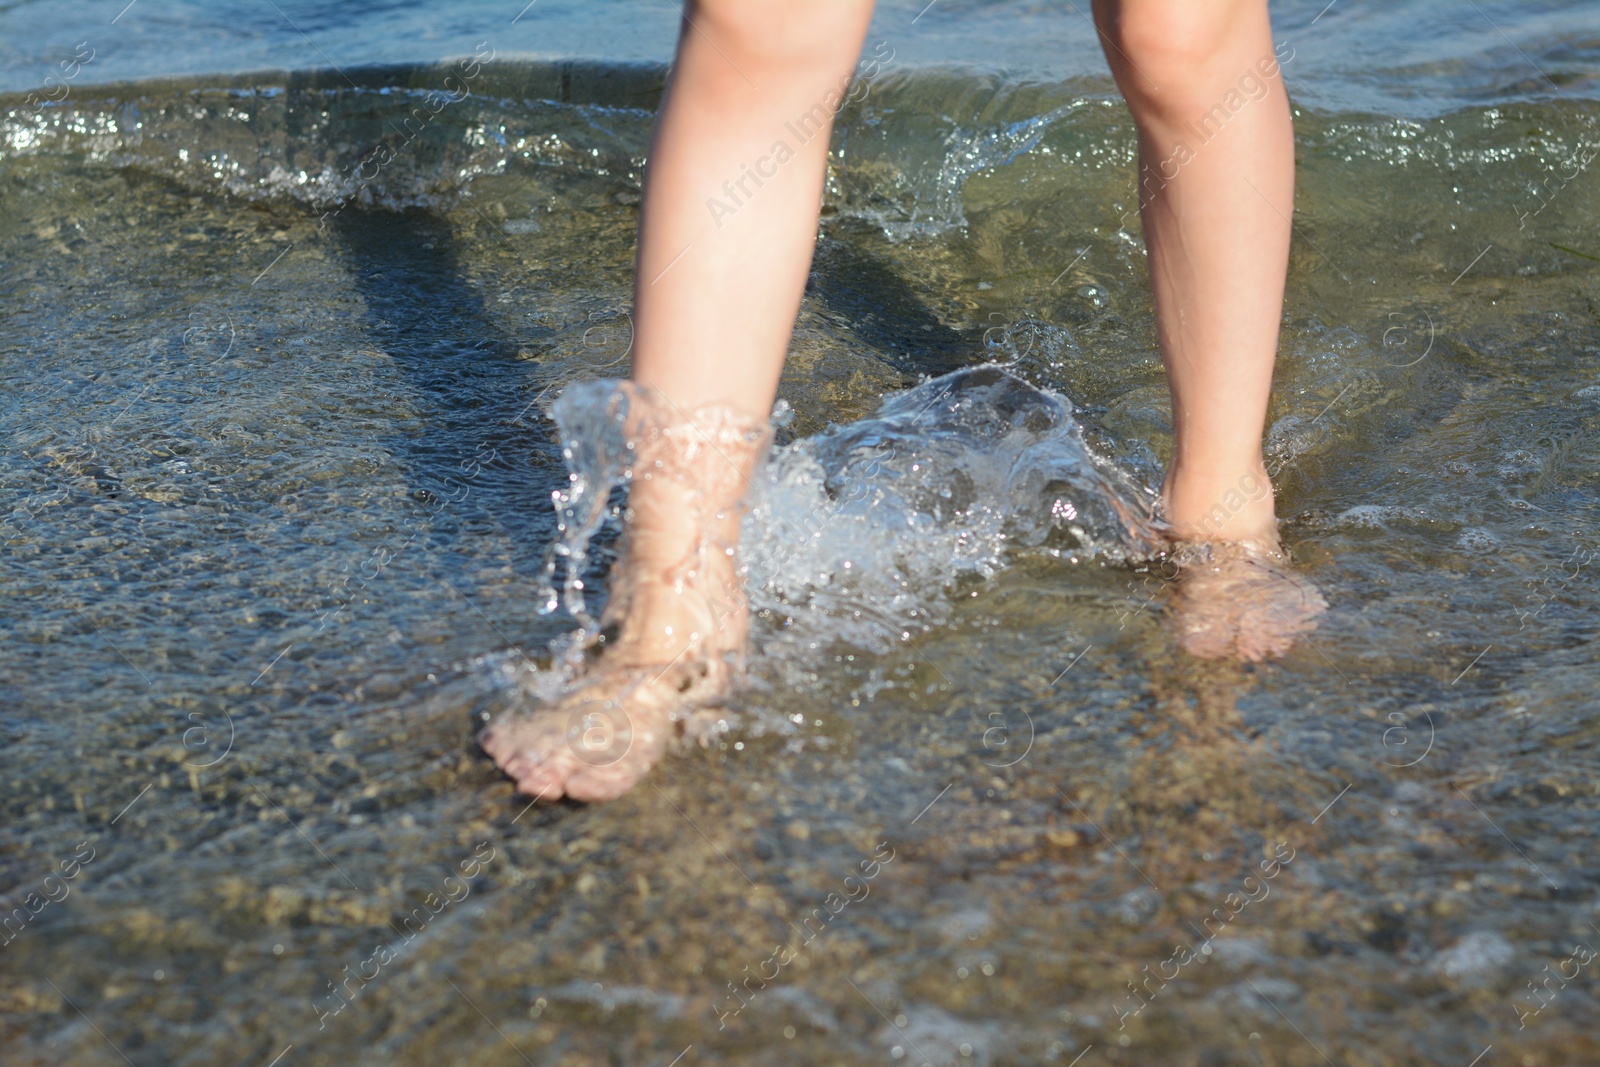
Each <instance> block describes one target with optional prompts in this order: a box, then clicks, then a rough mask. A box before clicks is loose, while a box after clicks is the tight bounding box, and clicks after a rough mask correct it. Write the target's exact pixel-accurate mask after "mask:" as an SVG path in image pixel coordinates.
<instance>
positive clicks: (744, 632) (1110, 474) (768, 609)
mask: <svg viewBox="0 0 1600 1067" xmlns="http://www.w3.org/2000/svg"><path fill="white" fill-rule="evenodd" d="M551 414H552V417H553V418H554V419H555V421H556V423H557V425H558V426H559V428H560V431H561V439H562V442H563V452H564V455H565V456H566V459H567V462H568V465H569V467H570V469H571V474H570V477H569V481H568V486H567V488H566V489H565V490H564V491H561V492H558V493H557V494H555V501H554V503H555V506H556V509H557V512H558V516H559V520H560V521H559V527H558V529H559V537H558V539H557V541H556V542H555V544H553V545H552V546H551V549H550V550H549V552H548V553H547V556H546V585H545V592H544V594H543V595H544V604H543V610H544V611H546V612H552V611H556V610H560V609H565V610H566V611H567V612H569V613H570V614H571V615H572V616H573V617H574V618H575V619H576V620H578V622H579V629H578V630H577V631H576V632H575V633H573V634H571V635H569V636H568V637H567V638H565V639H563V640H562V641H560V642H557V644H556V646H555V647H553V648H552V653H553V661H552V663H551V666H550V667H549V668H548V669H544V670H539V669H533V668H520V669H518V670H517V671H515V672H514V673H513V674H512V675H511V676H510V677H509V678H508V679H507V683H508V690H509V691H508V693H507V694H506V695H507V697H508V700H507V701H506V703H507V704H508V705H509V707H507V709H506V710H505V711H502V712H501V713H500V714H499V715H497V717H496V718H495V719H494V721H493V722H491V723H490V724H489V725H488V726H487V727H486V728H485V729H484V730H483V732H482V734H481V735H480V742H481V744H482V745H483V747H484V749H485V751H487V752H488V753H489V754H490V756H491V757H493V758H494V760H495V762H496V763H498V764H499V765H500V766H501V768H502V769H504V770H505V771H506V773H507V774H508V775H510V776H511V777H512V778H513V779H514V780H515V781H516V782H517V784H518V787H519V789H520V790H521V791H522V792H524V793H526V794H527V795H530V796H535V797H542V798H544V799H554V798H556V797H560V796H563V795H566V796H571V797H573V798H575V799H580V800H601V799H608V798H610V797H614V796H617V795H620V794H621V793H623V792H625V791H626V790H627V789H629V788H631V787H632V786H633V785H634V784H635V783H636V782H637V781H638V780H639V779H640V778H641V777H642V776H643V775H644V773H645V772H646V771H648V770H649V768H650V767H651V766H653V765H654V764H655V763H656V762H657V761H658V760H659V759H660V758H661V756H662V755H663V754H664V753H665V751H666V750H667V748H668V747H669V746H670V745H671V744H673V743H684V742H687V741H690V740H699V741H701V742H702V743H705V742H706V741H708V740H709V739H710V738H711V737H712V736H714V735H715V734H717V733H718V732H721V731H723V730H726V729H727V728H728V725H729V721H730V717H731V715H730V712H729V711H728V710H727V709H726V708H725V706H724V704H725V701H726V700H727V698H728V696H729V695H730V693H731V692H732V690H733V689H734V687H735V686H736V685H737V684H738V683H739V682H740V680H741V677H742V674H743V669H744V650H745V645H746V642H747V640H750V641H753V643H754V644H755V645H756V646H757V647H758V648H759V650H760V656H759V660H760V662H761V670H760V673H762V674H764V675H766V676H768V677H781V676H783V675H784V674H785V673H788V674H790V675H792V676H793V677H791V678H787V679H785V681H786V682H787V683H788V684H796V683H797V682H798V679H799V678H800V677H801V676H802V674H803V670H802V669H801V668H803V665H804V663H805V662H806V660H807V659H808V658H814V657H815V656H816V654H817V653H818V651H819V650H821V649H822V648H824V647H826V646H831V645H846V646H850V647H853V648H856V649H860V650H863V651H866V652H869V653H880V654H881V653H884V652H887V651H889V650H890V649H892V648H893V647H894V646H895V645H897V644H899V643H901V642H903V641H909V640H911V639H912V637H913V635H914V634H917V633H922V632H925V631H927V630H928V629H930V628H932V627H933V626H935V625H937V624H938V623H939V622H940V621H941V620H942V619H943V618H944V617H945V615H946V614H947V612H948V609H949V601H948V599H947V592H948V590H949V589H950V587H951V586H952V585H953V584H954V583H955V582H956V581H957V580H958V579H960V578H962V577H966V576H977V577H980V578H990V577H993V576H994V575H996V574H997V573H999V572H1000V571H1001V570H1002V569H1004V568H1005V567H1006V566H1007V563H1008V561H1009V560H1010V559H1011V558H1012V557H1013V556H1014V555H1015V554H1016V553H1018V552H1029V551H1031V552H1037V553H1045V554H1049V555H1051V556H1054V557H1057V558H1063V559H1068V560H1071V561H1073V562H1078V561H1083V560H1089V559H1094V560H1099V561H1102V562H1105V563H1109V564H1134V563H1138V562H1141V561H1146V560H1149V559H1151V558H1152V557H1155V556H1157V555H1160V554H1162V553H1164V552H1166V551H1167V550H1168V549H1170V548H1171V547H1172V546H1171V543H1170V541H1169V539H1168V537H1167V534H1166V532H1165V530H1164V528H1163V526H1162V524H1161V523H1160V521H1159V519H1158V518H1157V513H1156V511H1157V503H1158V501H1157V496H1156V494H1155V493H1154V492H1153V491H1152V490H1150V489H1149V488H1147V487H1145V486H1143V485H1141V484H1140V483H1139V482H1138V481H1137V480H1136V479H1135V478H1134V477H1132V476H1131V475H1130V474H1128V473H1127V472H1126V471H1124V470H1123V469H1122V468H1120V467H1118V466H1117V465H1116V464H1114V463H1112V462H1111V461H1109V460H1107V459H1105V458H1104V457H1102V456H1100V455H1098V454H1097V453H1096V452H1095V451H1094V450H1093V449H1092V448H1091V447H1090V446H1089V444H1088V443H1087V441H1086V440H1085V438H1084V434H1083V430H1082V427H1081V426H1080V424H1079V423H1078V421H1077V420H1076V419H1075V418H1074V417H1073V410H1072V405H1071V403H1070V402H1069V401H1067V400H1066V399H1065V398H1063V397H1060V396H1058V395H1055V394H1053V393H1050V392H1047V391H1045V390H1041V389H1038V388H1036V387H1034V386H1032V385H1030V384H1028V383H1027V382H1025V381H1023V380H1022V379H1020V378H1018V377H1016V376H1014V375H1012V374H1011V373H1009V372H1008V371H1006V370H1005V369H1004V368H1002V367H1000V366H996V365H992V364H990V365H983V366H979V367H974V368H969V369H965V370H961V371H956V372H954V373H951V374H947V375H944V376H942V377H939V378H934V379H931V380H929V381H927V382H925V383H923V384H922V385H919V386H917V387H915V388H913V389H909V390H907V391H905V392H902V393H897V394H893V395H891V396H890V397H889V398H888V399H886V400H885V402H884V403H883V405H882V406H881V407H880V408H879V410H878V412H877V414H876V415H874V416H873V417H871V418H868V419H863V420H861V421H859V422H854V423H850V424H847V425H843V426H833V427H830V428H829V429H828V430H826V431H824V432H823V433H820V434H818V435H817V436H815V437H811V438H805V439H801V440H798V441H795V442H793V443H791V444H788V445H786V446H783V447H780V448H778V449H776V450H774V451H773V453H772V455H771V456H770V457H769V458H768V459H767V461H766V462H765V463H762V462H760V457H761V454H762V452H763V451H765V448H766V444H767V441H768V440H769V436H770V429H769V428H768V427H762V426H755V425H749V424H746V423H742V422H740V421H739V420H738V419H737V418H736V417H735V416H733V415H732V414H731V413H729V412H726V411H722V410H720V409H707V410H702V411H700V412H695V413H693V414H692V415H690V416H687V417H686V416H685V415H684V414H683V413H681V412H678V411H677V410H676V409H675V408H672V407H671V405H669V404H667V403H666V402H665V401H664V400H662V399H661V398H659V397H654V396H652V395H650V394H648V393H646V392H645V391H644V390H641V389H639V388H638V387H636V386H633V385H632V384H630V383H627V382H616V381H593V382H585V383H580V384H577V385H573V386H570V387H569V388H568V389H567V390H566V391H565V392H564V393H563V394H562V396H561V398H560V399H559V400H558V401H556V403H555V404H554V406H553V408H552V411H551ZM785 418H786V409H785V408H784V407H783V405H781V404H780V407H779V411H778V413H777V415H776V416H775V418H774V420H773V421H774V425H775V426H779V427H781V425H782V424H783V423H784V421H785ZM619 489H626V490H627V503H626V505H623V504H621V503H619V502H618V497H619V494H618V492H617V491H618V490H619ZM608 524H610V525H621V526H624V527H625V528H626V533H625V534H624V536H623V537H622V539H621V548H620V550H618V551H615V552H607V551H605V550H602V549H598V548H597V547H596V539H597V535H598V534H600V533H601V531H602V529H603V528H605V527H606V526H607V525H608ZM606 562H609V563H610V575H611V577H610V581H609V583H608V584H609V587H610V592H609V599H608V602H607V604H606V606H605V608H604V610H603V611H602V613H601V615H600V617H599V618H598V619H596V618H595V616H594V615H593V614H592V612H591V608H590V603H589V598H588V596H587V594H588V592H589V589H588V587H587V583H586V580H585V576H586V575H589V574H592V573H594V572H595V571H596V570H597V569H598V566H599V565H600V564H603V563H606ZM1189 570H1193V571H1194V572H1195V578H1194V581H1195V582H1196V583H1197V585H1196V588H1195V589H1194V590H1186V591H1183V592H1180V594H1179V596H1178V597H1177V606H1178V607H1179V608H1180V614H1183V615H1184V616H1185V617H1189V618H1194V617H1196V616H1195V614H1194V612H1193V611H1189V612H1184V611H1183V610H1182V609H1183V607H1184V605H1185V604H1187V603H1191V602H1195V603H1204V604H1209V602H1210V600H1211V596H1210V594H1209V593H1207V592H1206V591H1205V590H1202V589H1200V588H1199V586H1200V585H1204V584H1205V582H1204V579H1205V578H1206V577H1208V576H1209V572H1208V571H1207V569H1206V568H1205V567H1193V568H1187V567H1186V568H1183V571H1184V573H1185V575H1186V579H1187V572H1188V571H1189ZM558 572H559V579H560V580H559V583H558ZM1179 584H1180V589H1181V588H1182V586H1183V583H1179ZM1212 584H1215V583H1212ZM1258 584H1259V583H1258ZM1302 584H1304V583H1302ZM1306 588H1307V589H1309V588H1310V587H1309V586H1308V585H1307V586H1306ZM1224 592H1226V591H1224ZM1235 592H1238V591H1235ZM1256 592H1258V591H1257V590H1245V591H1244V592H1243V593H1240V594H1239V595H1240V596H1243V597H1245V598H1248V597H1250V596H1251V595H1253V594H1254V593H1256ZM1310 594H1311V596H1313V597H1314V596H1315V591H1314V590H1311V591H1310ZM1262 610H1267V607H1266V606H1264V607H1263V608H1262ZM1202 614H1204V615H1205V618H1203V619H1200V620H1199V622H1197V623H1195V625H1194V626H1191V627H1190V628H1191V629H1196V631H1197V632H1203V633H1205V634H1206V635H1208V640H1186V641H1184V644H1185V646H1186V647H1189V648H1190V651H1192V652H1194V653H1195V654H1197V655H1212V656H1219V655H1228V654H1231V653H1233V652H1235V651H1238V649H1236V648H1235V642H1234V641H1233V638H1232V637H1230V636H1229V635H1228V634H1223V633H1221V631H1222V630H1224V629H1227V626H1226V625H1224V624H1226V623H1227V622H1228V620H1229V619H1232V618H1233V617H1234V615H1240V612H1237V611H1236V612H1234V615H1227V613H1226V612H1224V613H1223V615H1227V617H1226V618H1223V617H1222V616H1218V615H1217V614H1216V612H1215V611H1211V610H1209V608H1208V609H1207V611H1206V612H1202ZM1256 614H1259V612H1257V613H1256ZM1213 616H1215V617H1213ZM1246 616H1247V618H1246V622H1249V621H1250V620H1252V619H1254V617H1255V616H1254V615H1252V614H1251V612H1250V611H1249V610H1243V614H1242V615H1241V617H1246ZM1218 619H1221V620H1222V621H1221V623H1219V622H1218V621H1217V620H1218ZM752 626H753V632H751V630H752ZM1180 626H1182V623H1180ZM1246 628H1247V629H1248V628H1249V627H1246ZM1258 628H1260V629H1265V628H1266V627H1258ZM1280 629H1281V627H1280ZM1291 641H1292V638H1288V639H1285V640H1284V641H1282V642H1281V643H1280V644H1281V646H1282V647H1277V646H1274V647H1273V648H1271V649H1267V648H1266V647H1265V645H1263V647H1262V649H1261V650H1259V651H1258V650H1257V649H1256V647H1255V644H1256V643H1254V640H1253V639H1251V641H1250V642H1246V643H1247V644H1249V645H1250V647H1249V649H1248V650H1247V651H1248V652H1250V653H1258V654H1252V655H1248V656H1247V658H1252V659H1254V658H1260V655H1262V654H1277V653H1279V652H1281V651H1282V650H1283V648H1286V647H1287V646H1288V644H1289V643H1290V642H1291ZM1213 646H1215V647H1213Z"/></svg>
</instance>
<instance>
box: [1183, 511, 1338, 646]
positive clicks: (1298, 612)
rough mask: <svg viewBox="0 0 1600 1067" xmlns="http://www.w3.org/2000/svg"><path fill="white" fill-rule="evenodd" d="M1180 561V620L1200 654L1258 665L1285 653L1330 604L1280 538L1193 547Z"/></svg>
mask: <svg viewBox="0 0 1600 1067" xmlns="http://www.w3.org/2000/svg"><path fill="white" fill-rule="evenodd" d="M1175 562H1176V563H1177V565H1178V579H1177V588H1176V590H1175V591H1174V594H1173V600H1172V618H1173V621H1174V626H1175V629H1176V630H1177V637H1178V643H1179V644H1180V645H1182V646H1183V648H1184V650H1185V651H1186V652H1188V653H1189V654H1190V655H1193V656H1200V657H1202V658H1205V659H1225V658H1238V659H1242V660H1246V661H1248V662H1251V663H1257V662H1260V661H1261V660H1264V659H1270V658H1272V657H1275V656H1281V655H1283V654H1284V653H1286V652H1288V651H1289V649H1290V648H1291V647H1292V646H1293V645H1294V643H1295V641H1296V640H1297V639H1298V638H1300V637H1301V636H1303V635H1305V634H1307V633H1310V632H1311V631H1312V630H1315V629H1316V628H1317V616H1318V615H1321V614H1322V613H1323V612H1324V611H1326V610H1327V607H1328V604H1327V601H1325V600H1323V599H1322V594H1321V593H1319V592H1317V587H1316V586H1315V585H1313V584H1311V582H1310V581H1309V580H1308V579H1306V578H1305V577H1303V576H1302V575H1300V574H1297V573H1295V571H1294V568H1293V565H1292V564H1291V563H1290V562H1289V560H1288V558H1287V557H1286V556H1285V555H1284V554H1283V551H1282V549H1280V548H1279V547H1278V546H1277V544H1276V542H1275V539H1274V540H1273V541H1269V542H1262V541H1215V542H1209V543H1200V544H1186V545H1182V546H1180V547H1179V549H1178V552H1177V554H1176V556H1175Z"/></svg>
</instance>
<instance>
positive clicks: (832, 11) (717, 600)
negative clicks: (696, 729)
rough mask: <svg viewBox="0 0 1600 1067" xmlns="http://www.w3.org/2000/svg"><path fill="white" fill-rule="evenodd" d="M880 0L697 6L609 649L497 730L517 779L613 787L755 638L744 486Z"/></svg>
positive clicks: (660, 157)
mask: <svg viewBox="0 0 1600 1067" xmlns="http://www.w3.org/2000/svg"><path fill="white" fill-rule="evenodd" d="M871 13H872V4H871V0H699V2H695V3H691V4H690V5H689V7H688V8H687V9H686V12H685V15H684V22H683V25H682V27H681V30H680V35H679V39H678V53H677V59H676V61H675V63H674V66H673V70H672V74H671V77H670V80H669V84H668V89H667V93H666V96H665V98H664V99H663V101H662V107H661V115H660V117H659V119H658V120H657V124H656V132H655V138H654V140H653V142H652V144H651V148H650V158H649V164H648V171H647V177H646V182H645V196H644V204H643V209H642V211H643V214H642V218H641V222H640V235H639V257H638V273H637V279H636V282H635V295H634V323H635V335H634V348H633V381H634V384H635V385H637V386H640V387H641V390H640V391H639V393H638V394H636V402H635V404H634V406H633V411H632V420H631V425H632V429H631V432H632V435H633V437H634V439H635V440H636V442H637V444H636V458H635V462H634V471H635V474H634V480H633V486H632V489H631V490H630V494H629V516H628V529H627V532H626V536H625V545H626V548H625V551H624V554H623V557H622V559H621V560H620V561H619V562H618V564H617V566H616V567H615V568H613V572H612V583H611V585H612V602H611V604H610V606H609V607H608V609H607V620H606V621H607V623H608V628H612V629H614V631H615V633H614V636H613V637H611V638H610V639H609V640H608V642H607V644H606V647H605V648H604V649H603V651H602V654H601V657H600V659H599V662H598V663H597V664H596V665H595V666H594V667H593V668H592V669H591V670H590V673H589V676H588V677H587V678H586V680H585V683H584V685H583V686H582V687H581V688H580V690H579V691H578V692H577V693H575V694H574V695H573V696H572V697H571V698H570V699H569V700H568V701H567V702H566V703H562V704H558V705H555V706H551V707H545V708H542V709H540V710H539V711H538V712H536V713H535V714H534V715H533V716H531V717H529V718H527V719H524V720H520V721H517V720H513V721H506V722H497V723H494V724H492V725H491V726H490V727H489V728H488V729H487V730H485V732H484V734H483V735H482V737H481V738H480V740H481V742H482V744H483V746H484V748H485V749H486V750H487V751H488V752H489V753H490V755H491V756H493V757H494V759H495V762H497V763H498V764H499V765H500V766H501V767H502V768H503V769H505V771H506V773H507V774H509V775H510V776H511V777H512V778H513V779H515V780H516V782H517V785H518V787H519V789H520V791H521V792H523V793H526V794H528V795H530V796H541V797H543V798H545V799H555V798H558V797H560V796H562V795H567V796H572V797H575V798H577V799H580V800H601V799H606V798H608V797H612V796H616V795H618V794H620V793H622V792H624V791H626V790H627V789H629V788H631V787H632V786H633V785H634V784H635V783H636V782H637V781H638V779H639V778H640V777H642V776H643V775H644V773H645V772H646V771H648V770H649V768H650V767H651V766H652V765H653V764H654V763H655V762H656V761H657V760H658V759H659V758H660V756H661V754H662V752H663V750H664V748H665V745H666V742H667V740H668V739H669V738H670V736H671V735H672V733H673V732H674V731H675V730H676V729H677V726H678V723H679V722H680V721H681V719H682V717H683V715H684V714H686V713H687V712H688V711H689V710H690V705H691V702H698V701H704V700H705V699H707V698H709V697H714V696H715V695H716V694H717V691H718V690H719V689H720V688H722V687H724V686H725V685H726V679H727V671H726V662H725V660H726V657H728V656H736V655H737V654H738V652H739V650H740V649H741V648H742V646H743V643H744V637H745V617H744V611H743V595H742V590H741V588H740V581H739V576H738V569H737V555H736V547H737V541H738V535H739V517H738V516H739V513H738V502H739V498H740V497H741V496H742V495H743V492H744V490H745V488H746V485H747V479H748V477H749V475H750V473H751V470H752V469H753V467H754V465H755V463H756V462H757V461H758V460H759V458H760V453H761V451H762V449H763V447H764V439H763V438H761V436H760V430H761V429H764V426H765V421H766V419H767V418H768V416H769V415H770V414H771V411H772V403H773V399H774V397H775V395H776V392H777V385H778V376H779V374H780V372H781V371H782V369H783V358H784V354H785V351H786V350H787V348H788V344H789V335H790V333H791V331H792V329H793V326H794V320H795V315H796V313H797V312H798V311H799V308H800V299H801V296H802V294H803V292H804V289H805V281H806V275H807V273H808V271H809V269H810V264H811V254H812V250H813V248H814V247H815V244H816V236H817V217H818V213H819V210H820V208H821V203H822V183H823V177H824V168H825V165H826V160H827V154H828V142H829V132H830V130H831V127H832V119H833V112H834V109H835V108H836V107H837V106H838V104H839V102H840V100H841V99H842V98H843V95H844V92H845V90H846V88H847V85H848V82H849V78H850V74H851V72H852V70H853V69H854V66H855V62H856V59H857V56H858V55H859V53H860V50H861V42H862V39H863V38H864V37H865V35H866V30H867V23H868V21H869V20H870V18H871Z"/></svg>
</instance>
